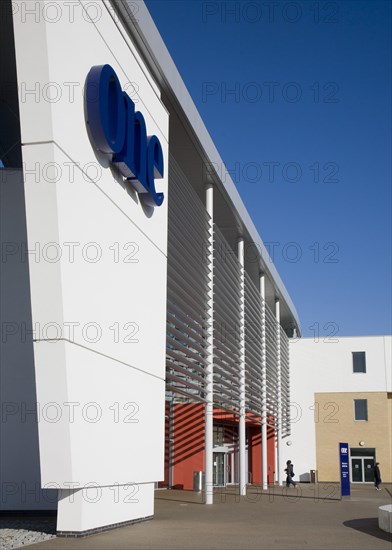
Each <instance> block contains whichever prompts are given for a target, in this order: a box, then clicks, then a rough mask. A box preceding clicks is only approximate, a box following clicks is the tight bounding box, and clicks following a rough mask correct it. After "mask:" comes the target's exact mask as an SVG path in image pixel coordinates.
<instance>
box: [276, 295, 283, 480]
mask: <svg viewBox="0 0 392 550" xmlns="http://www.w3.org/2000/svg"><path fill="white" fill-rule="evenodd" d="M275 316H276V361H277V370H278V407H277V409H278V410H277V418H276V423H277V437H276V466H277V470H278V485H282V472H283V462H282V368H281V367H282V366H281V359H280V302H279V299H278V298H276V301H275Z"/></svg>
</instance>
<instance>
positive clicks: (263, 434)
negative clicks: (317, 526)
mask: <svg viewBox="0 0 392 550" xmlns="http://www.w3.org/2000/svg"><path fill="white" fill-rule="evenodd" d="M260 294H261V399H262V404H261V464H262V472H261V474H262V475H261V479H262V483H263V489H264V490H267V489H268V457H267V349H266V345H267V341H266V330H265V275H264V274H261V275H260Z"/></svg>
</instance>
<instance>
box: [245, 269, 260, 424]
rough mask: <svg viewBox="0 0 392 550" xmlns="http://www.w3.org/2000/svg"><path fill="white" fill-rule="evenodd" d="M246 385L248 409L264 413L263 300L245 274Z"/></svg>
mask: <svg viewBox="0 0 392 550" xmlns="http://www.w3.org/2000/svg"><path fill="white" fill-rule="evenodd" d="M244 278H245V384H246V388H247V391H246V395H245V403H246V408H247V410H249V411H250V412H252V413H254V414H256V415H258V416H261V413H262V345H263V342H262V333H261V322H262V317H261V315H262V298H261V295H260V292H259V290H258V289H257V288H256V286H255V284H254V283H253V281H252V279H251V278H250V276H249V275H248V274H247V273H246V272H245V277H244Z"/></svg>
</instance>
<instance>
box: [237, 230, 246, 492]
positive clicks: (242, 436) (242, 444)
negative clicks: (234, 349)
mask: <svg viewBox="0 0 392 550" xmlns="http://www.w3.org/2000/svg"><path fill="white" fill-rule="evenodd" d="M237 252H238V261H239V263H240V265H241V281H240V300H241V312H240V343H239V348H240V418H239V425H238V436H239V437H238V440H239V441H238V447H239V463H240V479H239V482H240V495H243V496H245V495H246V483H247V481H248V480H247V479H246V471H247V467H246V424H245V271H244V239H243V238H242V237H241V238H240V239H239V240H238V251H237Z"/></svg>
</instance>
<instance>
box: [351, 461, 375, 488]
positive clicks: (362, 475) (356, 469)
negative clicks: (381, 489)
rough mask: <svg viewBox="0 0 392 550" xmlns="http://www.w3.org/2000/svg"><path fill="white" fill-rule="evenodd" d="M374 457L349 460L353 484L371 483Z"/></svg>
mask: <svg viewBox="0 0 392 550" xmlns="http://www.w3.org/2000/svg"><path fill="white" fill-rule="evenodd" d="M373 466H374V457H362V456H361V457H355V458H351V472H352V473H351V475H352V481H353V483H372V482H373V481H374V473H373Z"/></svg>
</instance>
